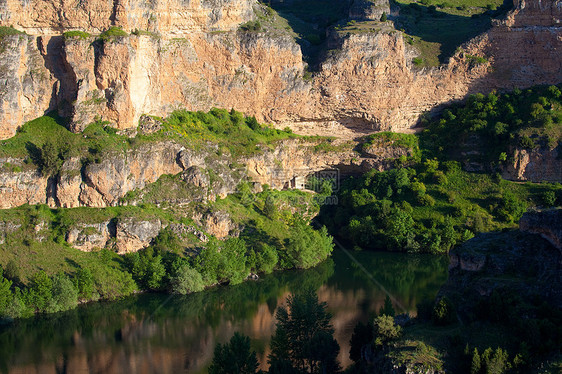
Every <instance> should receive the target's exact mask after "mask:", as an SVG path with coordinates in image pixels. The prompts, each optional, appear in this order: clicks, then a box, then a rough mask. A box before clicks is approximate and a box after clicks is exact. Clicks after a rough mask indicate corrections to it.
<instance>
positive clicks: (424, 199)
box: [417, 194, 435, 206]
mask: <svg viewBox="0 0 562 374" xmlns="http://www.w3.org/2000/svg"><path fill="white" fill-rule="evenodd" d="M417 200H418V203H419V204H420V205H422V206H434V205H435V199H434V198H433V197H431V195H428V194H425V195H421V196H418V198H417Z"/></svg>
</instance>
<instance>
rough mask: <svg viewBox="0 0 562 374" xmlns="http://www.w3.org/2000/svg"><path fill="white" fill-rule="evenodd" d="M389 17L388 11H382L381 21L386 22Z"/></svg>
mask: <svg viewBox="0 0 562 374" xmlns="http://www.w3.org/2000/svg"><path fill="white" fill-rule="evenodd" d="M387 19H388V17H387V15H386V12H382V15H381V18H380V21H381V22H386V20H387Z"/></svg>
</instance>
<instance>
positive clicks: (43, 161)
mask: <svg viewBox="0 0 562 374" xmlns="http://www.w3.org/2000/svg"><path fill="white" fill-rule="evenodd" d="M39 157H40V158H39V167H40V168H41V174H43V175H44V176H52V175H55V174H57V173H58V172H59V170H60V168H61V166H62V162H63V160H62V159H61V158H60V157H59V150H58V149H57V147H56V146H55V145H54V144H53V143H52V142H46V143H45V144H43V146H41V148H40V149H39Z"/></svg>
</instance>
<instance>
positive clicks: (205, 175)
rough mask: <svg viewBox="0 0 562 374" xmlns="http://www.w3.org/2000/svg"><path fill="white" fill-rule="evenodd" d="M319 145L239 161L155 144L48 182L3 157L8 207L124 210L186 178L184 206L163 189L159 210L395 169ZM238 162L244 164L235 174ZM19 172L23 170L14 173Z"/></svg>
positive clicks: (295, 145) (0, 188) (284, 147)
mask: <svg viewBox="0 0 562 374" xmlns="http://www.w3.org/2000/svg"><path fill="white" fill-rule="evenodd" d="M316 144H317V143H314V142H310V141H305V140H301V139H287V140H284V141H281V142H279V143H278V144H276V146H275V147H273V148H272V149H269V148H268V147H263V149H262V152H260V153H257V154H255V155H252V156H246V157H244V158H242V159H239V160H233V159H232V157H231V156H230V155H228V154H221V156H218V154H217V152H219V150H218V148H217V146H216V145H212V144H209V146H208V147H206V149H201V150H193V149H187V148H185V147H184V146H182V145H180V144H178V143H175V142H172V141H163V142H152V143H146V144H142V145H140V146H138V147H135V148H133V149H130V150H128V151H119V152H114V153H111V154H107V155H104V156H103V158H102V159H101V160H100V162H98V163H91V164H88V165H83V164H82V162H81V160H80V159H78V158H71V159H68V160H66V161H65V162H64V163H63V165H62V168H61V171H60V173H58V174H57V175H56V176H54V177H53V176H51V177H47V176H43V175H42V174H41V172H40V171H39V170H37V169H35V168H33V167H32V166H31V165H26V164H24V162H23V160H21V159H15V158H9V159H2V160H0V193H1V196H2V198H1V199H0V209H7V208H13V207H16V206H20V205H23V204H48V205H49V206H51V207H62V208H75V207H80V206H85V207H97V208H102V207H108V206H116V205H119V204H122V198H124V197H125V196H126V195H127V193H128V192H130V191H134V190H136V191H141V190H143V189H144V188H146V187H147V186H149V185H150V184H151V183H153V182H156V181H157V180H158V179H159V178H160V177H161V176H163V175H166V174H167V175H177V174H180V177H181V180H182V181H183V182H185V183H186V184H187V185H189V186H191V187H193V190H190V192H189V193H186V194H184V195H185V196H178V197H177V199H176V200H173V199H170V198H167V197H166V195H164V192H163V191H155V193H156V195H157V196H156V198H155V201H154V203H156V204H158V203H160V202H162V201H167V203H172V204H184V203H189V202H191V201H198V200H205V199H207V200H214V199H215V198H216V197H217V196H220V197H225V196H226V195H228V194H231V193H234V192H236V189H237V186H238V185H239V183H240V182H241V181H244V180H246V179H248V180H249V181H251V182H254V183H257V184H259V185H261V184H268V185H270V186H271V187H272V188H274V189H284V188H299V187H297V186H295V181H296V179H298V178H301V179H303V180H304V178H305V177H306V176H308V175H310V174H312V173H314V172H317V171H321V170H326V169H329V170H335V168H337V169H338V170H340V171H341V172H342V173H357V172H364V171H367V170H370V169H372V168H377V169H384V168H387V167H388V166H390V165H391V164H390V163H389V161H388V160H386V159H385V157H381V156H380V155H378V156H374V157H371V156H369V155H364V156H363V157H361V156H360V155H359V154H357V153H356V152H354V151H353V150H352V149H351V148H352V145H349V146H347V148H342V149H341V150H340V149H335V150H334V151H322V150H316V149H315V145H316ZM388 157H392V156H391V155H388ZM234 161H236V162H237V163H241V164H242V165H244V166H243V167H242V168H238V167H236V168H234V167H233V166H232V163H233V162H234ZM6 165H10V167H11V168H12V169H9V168H6V167H5V166H6ZM14 167H18V168H19V169H21V170H20V171H17V170H14V169H13V168H14ZM209 170H211V171H212V175H213V177H212V178H211V174H209V173H210V171H209ZM159 196H161V198H159ZM129 203H135V200H132V201H130V202H129ZM217 224H218V223H217ZM220 230H223V229H220ZM220 230H219V231H220ZM223 231H224V230H223ZM76 235H78V234H76ZM77 240H78V239H77Z"/></svg>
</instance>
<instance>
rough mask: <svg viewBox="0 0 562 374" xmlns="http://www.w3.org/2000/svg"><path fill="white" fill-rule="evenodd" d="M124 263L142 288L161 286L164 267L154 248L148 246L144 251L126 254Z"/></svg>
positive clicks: (150, 288) (157, 287)
mask: <svg viewBox="0 0 562 374" xmlns="http://www.w3.org/2000/svg"><path fill="white" fill-rule="evenodd" d="M125 264H126V265H127V267H128V268H129V271H130V272H131V274H132V275H133V279H134V280H135V281H136V282H137V283H138V284H139V286H140V287H141V288H142V289H145V290H157V289H160V288H162V286H163V284H162V280H163V279H164V277H165V276H166V268H165V267H164V264H163V263H162V256H161V255H159V254H157V252H156V251H155V250H154V248H152V247H148V248H147V249H145V250H144V251H141V252H135V253H130V254H127V255H126V257H125Z"/></svg>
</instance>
